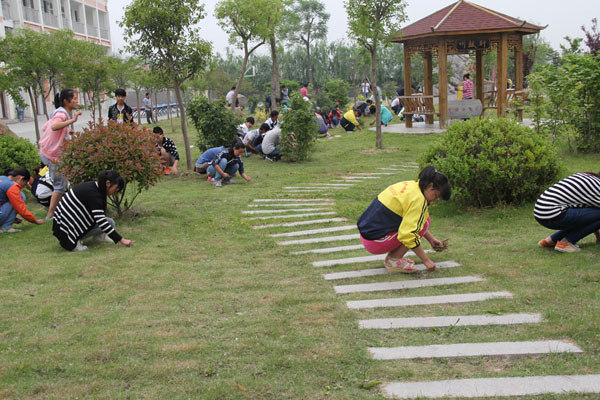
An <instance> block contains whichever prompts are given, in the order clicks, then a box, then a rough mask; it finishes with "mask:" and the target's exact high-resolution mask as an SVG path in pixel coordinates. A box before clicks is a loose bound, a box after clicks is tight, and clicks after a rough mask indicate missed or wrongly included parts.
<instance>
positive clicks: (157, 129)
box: [152, 126, 165, 135]
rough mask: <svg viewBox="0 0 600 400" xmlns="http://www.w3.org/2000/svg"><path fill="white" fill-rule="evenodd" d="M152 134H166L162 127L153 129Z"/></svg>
mask: <svg viewBox="0 0 600 400" xmlns="http://www.w3.org/2000/svg"><path fill="white" fill-rule="evenodd" d="M152 132H153V133H158V134H161V135H164V134H165V132H164V131H163V129H162V128H161V127H160V126H155V127H154V128H152Z"/></svg>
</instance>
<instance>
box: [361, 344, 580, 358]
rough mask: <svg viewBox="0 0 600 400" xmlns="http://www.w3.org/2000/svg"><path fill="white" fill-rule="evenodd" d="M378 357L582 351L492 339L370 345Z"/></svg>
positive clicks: (502, 354) (443, 356) (561, 345)
mask: <svg viewBox="0 0 600 400" xmlns="http://www.w3.org/2000/svg"><path fill="white" fill-rule="evenodd" d="M368 349H369V353H371V356H373V358H374V359H375V360H411V359H415V358H446V357H448V358H449V357H479V356H490V357H494V356H495V357H502V356H522V355H530V356H531V355H538V354H548V353H583V350H581V349H580V348H579V347H577V346H575V345H574V344H571V343H568V342H564V341H562V340H543V341H530V342H490V343H459V344H434V345H429V346H400V347H369V348H368Z"/></svg>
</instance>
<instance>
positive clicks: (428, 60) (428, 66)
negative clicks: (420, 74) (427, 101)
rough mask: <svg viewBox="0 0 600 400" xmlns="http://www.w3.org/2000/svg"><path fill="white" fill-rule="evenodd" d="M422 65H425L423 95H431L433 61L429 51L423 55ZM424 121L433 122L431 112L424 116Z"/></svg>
mask: <svg viewBox="0 0 600 400" xmlns="http://www.w3.org/2000/svg"><path fill="white" fill-rule="evenodd" d="M423 66H424V67H425V93H424V94H425V96H433V62H432V57H431V52H430V51H428V52H425V54H424V55H423ZM425 123H427V124H433V114H432V115H429V114H428V115H426V116H425Z"/></svg>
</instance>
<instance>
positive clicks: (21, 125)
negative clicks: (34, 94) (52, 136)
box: [4, 110, 175, 143]
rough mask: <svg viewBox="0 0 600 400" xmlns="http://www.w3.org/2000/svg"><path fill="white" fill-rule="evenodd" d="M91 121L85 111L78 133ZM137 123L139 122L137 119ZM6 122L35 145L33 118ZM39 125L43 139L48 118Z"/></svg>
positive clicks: (41, 119) (165, 116)
mask: <svg viewBox="0 0 600 400" xmlns="http://www.w3.org/2000/svg"><path fill="white" fill-rule="evenodd" d="M173 115H175V113H173ZM102 117H103V118H104V119H106V111H105V110H102ZM158 119H159V120H163V119H167V115H166V114H165V115H160V116H159V117H158ZM91 120H92V115H91V112H90V111H88V110H84V111H83V114H81V116H80V117H79V119H78V120H77V122H76V123H75V130H76V131H80V130H82V129H83V128H84V127H86V126H87V124H88V122H89V121H91ZM135 121H136V122H137V118H136V119H135ZM4 122H5V123H6V124H7V125H8V128H9V129H10V130H11V131H13V132H14V133H15V134H16V135H17V136H18V137H22V138H25V139H28V140H30V141H31V142H32V143H35V123H34V121H33V118H25V121H23V122H19V120H10V119H9V120H5V121H4ZM141 122H142V124H145V123H146V116H145V115H144V114H142V119H141ZM38 123H39V127H40V137H42V136H43V134H44V132H43V131H42V126H44V124H45V123H46V116H45V115H39V116H38Z"/></svg>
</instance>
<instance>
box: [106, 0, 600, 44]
mask: <svg viewBox="0 0 600 400" xmlns="http://www.w3.org/2000/svg"><path fill="white" fill-rule="evenodd" d="M131 1H132V0H122V1H117V0H108V12H109V18H110V31H111V32H110V33H111V38H112V46H113V51H114V52H115V53H116V52H117V51H118V50H119V49H122V48H123V47H124V45H125V42H126V40H125V38H123V37H122V35H123V31H122V29H121V28H119V26H118V24H117V22H118V21H120V20H121V19H122V18H123V9H124V8H125V7H126V6H127V4H129V3H131ZM247 1H252V0H247ZM322 1H323V3H325V6H326V8H327V12H328V13H329V14H330V15H331V17H330V18H329V31H328V34H327V37H328V40H329V41H334V40H337V39H342V38H345V37H346V35H347V20H346V13H345V10H344V6H343V2H342V0H322ZM216 3H217V0H206V1H204V4H205V10H206V14H207V16H206V18H205V19H204V20H203V21H202V23H201V35H202V37H203V38H204V39H205V40H208V41H210V42H212V44H213V48H214V49H215V51H217V52H219V53H221V54H224V53H225V48H226V47H227V46H228V38H227V36H226V35H225V33H224V32H223V30H222V29H221V28H219V26H218V25H217V20H216V18H215V17H214V9H215V4H216ZM453 3H454V2H453V1H452V0H426V1H423V0H422V1H419V2H418V1H416V0H409V1H408V7H407V8H406V14H407V15H408V21H407V22H406V24H405V25H408V24H410V23H412V22H415V21H418V20H420V19H421V18H423V17H426V16H428V15H430V14H432V13H434V12H436V11H438V10H440V9H442V8H444V7H446V6H448V5H450V4H453ZM475 3H476V4H479V5H481V6H484V7H487V8H490V9H492V10H494V11H498V12H501V13H504V14H507V15H510V16H512V17H515V18H519V19H523V20H526V21H527V22H531V23H534V24H538V25H541V26H545V25H548V27H547V28H546V29H544V30H543V31H542V36H543V37H544V38H545V39H546V40H548V41H549V42H550V44H551V45H552V47H554V48H555V49H558V48H559V45H560V44H565V43H566V42H565V41H564V40H563V38H564V37H565V36H570V37H583V32H582V31H581V25H585V26H586V28H588V29H589V28H590V26H591V20H592V18H594V17H596V18H598V17H600V1H599V0H571V1H567V2H565V1H564V0H475ZM405 25H404V26H405ZM263 47H264V49H263V52H266V51H268V49H267V46H263Z"/></svg>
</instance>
